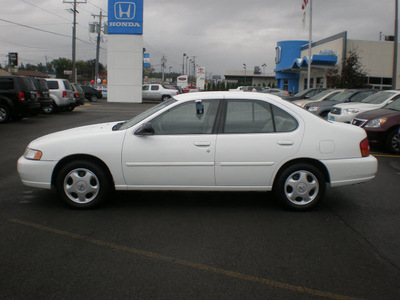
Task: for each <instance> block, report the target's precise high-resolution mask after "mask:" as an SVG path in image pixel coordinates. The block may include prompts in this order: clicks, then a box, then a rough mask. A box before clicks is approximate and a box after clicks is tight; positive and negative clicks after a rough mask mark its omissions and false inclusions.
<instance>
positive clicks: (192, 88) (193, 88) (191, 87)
mask: <svg viewBox="0 0 400 300" xmlns="http://www.w3.org/2000/svg"><path fill="white" fill-rule="evenodd" d="M191 90H193V91H196V92H198V91H199V90H198V89H197V87H195V86H187V87H185V88H184V89H183V92H184V93H189V92H190V91H191Z"/></svg>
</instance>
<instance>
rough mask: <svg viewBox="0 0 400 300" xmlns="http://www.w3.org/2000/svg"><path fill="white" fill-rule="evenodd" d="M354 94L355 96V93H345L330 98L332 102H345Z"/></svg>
mask: <svg viewBox="0 0 400 300" xmlns="http://www.w3.org/2000/svg"><path fill="white" fill-rule="evenodd" d="M353 94H354V92H353V91H344V92H341V93H339V94H336V95H335V96H333V97H332V98H330V100H333V101H338V102H344V101H346V100H347V99H348V98H349V97H350V96H351V95H353Z"/></svg>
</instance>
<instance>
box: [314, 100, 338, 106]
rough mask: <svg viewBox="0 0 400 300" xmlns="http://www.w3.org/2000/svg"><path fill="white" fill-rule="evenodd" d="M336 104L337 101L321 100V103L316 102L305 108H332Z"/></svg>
mask: <svg viewBox="0 0 400 300" xmlns="http://www.w3.org/2000/svg"><path fill="white" fill-rule="evenodd" d="M335 104H338V102H337V101H332V100H323V101H317V102H311V103H308V104H307V106H310V107H313V106H318V107H326V106H332V105H335Z"/></svg>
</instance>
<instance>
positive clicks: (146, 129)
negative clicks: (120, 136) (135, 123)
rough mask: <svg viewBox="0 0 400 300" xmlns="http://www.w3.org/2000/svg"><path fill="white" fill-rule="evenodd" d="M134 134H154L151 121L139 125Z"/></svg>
mask: <svg viewBox="0 0 400 300" xmlns="http://www.w3.org/2000/svg"><path fill="white" fill-rule="evenodd" d="M135 135H140V136H144V135H154V128H153V126H152V125H151V123H150V122H148V123H146V124H143V125H142V126H140V127H139V129H138V130H136V131H135Z"/></svg>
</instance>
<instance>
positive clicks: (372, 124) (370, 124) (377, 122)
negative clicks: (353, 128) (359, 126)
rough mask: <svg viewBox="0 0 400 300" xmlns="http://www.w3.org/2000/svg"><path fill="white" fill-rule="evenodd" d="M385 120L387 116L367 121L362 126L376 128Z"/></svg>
mask: <svg viewBox="0 0 400 300" xmlns="http://www.w3.org/2000/svg"><path fill="white" fill-rule="evenodd" d="M386 121H387V118H382V119H374V120H371V121H369V122H368V123H367V124H366V125H365V126H364V127H365V128H378V127H381V126H382V125H383V124H385V123H386Z"/></svg>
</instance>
